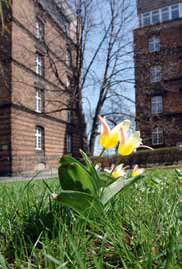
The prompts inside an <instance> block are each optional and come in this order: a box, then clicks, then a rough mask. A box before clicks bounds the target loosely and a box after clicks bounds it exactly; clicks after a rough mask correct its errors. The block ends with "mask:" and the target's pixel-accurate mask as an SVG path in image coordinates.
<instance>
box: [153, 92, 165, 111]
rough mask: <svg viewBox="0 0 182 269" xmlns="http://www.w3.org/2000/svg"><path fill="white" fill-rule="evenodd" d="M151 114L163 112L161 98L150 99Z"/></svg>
mask: <svg viewBox="0 0 182 269" xmlns="http://www.w3.org/2000/svg"><path fill="white" fill-rule="evenodd" d="M151 106H152V107H151V108H152V109H151V110H152V114H159V113H161V112H162V110H163V105H162V96H153V97H152V99H151Z"/></svg>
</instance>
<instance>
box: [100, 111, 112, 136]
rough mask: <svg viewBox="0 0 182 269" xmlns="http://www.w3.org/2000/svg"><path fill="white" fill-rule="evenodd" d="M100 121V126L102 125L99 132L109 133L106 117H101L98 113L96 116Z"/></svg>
mask: <svg viewBox="0 0 182 269" xmlns="http://www.w3.org/2000/svg"><path fill="white" fill-rule="evenodd" d="M98 118H99V120H100V122H101V127H102V130H101V133H102V134H103V135H105V136H107V135H109V133H110V128H109V125H108V124H107V122H106V119H105V118H104V117H101V116H100V115H99V116H98Z"/></svg>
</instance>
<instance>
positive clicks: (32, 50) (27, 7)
mask: <svg viewBox="0 0 182 269" xmlns="http://www.w3.org/2000/svg"><path fill="white" fill-rule="evenodd" d="M4 15H5V16H4V17H5V28H4V27H3V29H2V26H1V29H0V176H4V175H15V174H16V175H19V174H34V173H36V171H38V170H40V169H41V170H42V169H43V170H45V171H52V172H53V171H55V170H56V169H57V166H58V161H59V158H60V157H61V156H62V155H63V154H65V153H72V154H73V155H78V149H79V148H80V147H81V146H82V141H81V138H80V136H78V130H77V119H76V117H75V115H74V113H73V111H72V110H70V107H69V105H68V104H69V103H70V96H71V92H72V89H71V87H72V85H71V79H72V77H71V75H72V73H71V71H70V70H71V65H73V62H74V60H71V56H73V55H74V38H75V32H74V30H75V22H74V20H75V18H74V15H73V14H72V12H71V10H70V9H69V7H68V6H67V5H66V3H65V2H64V1H58V0H54V1H52V0H46V1H44V0H12V1H11V7H10V8H6V7H4ZM68 48H69V50H68ZM70 48H71V49H70ZM70 55H71V56H70ZM72 59H74V57H72Z"/></svg>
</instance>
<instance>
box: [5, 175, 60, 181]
mask: <svg viewBox="0 0 182 269" xmlns="http://www.w3.org/2000/svg"><path fill="white" fill-rule="evenodd" d="M57 176H58V175H57V174H52V173H51V174H41V173H39V174H36V175H34V176H13V177H8V176H5V177H0V182H14V181H29V180H31V179H35V180H40V179H51V178H55V177H57Z"/></svg>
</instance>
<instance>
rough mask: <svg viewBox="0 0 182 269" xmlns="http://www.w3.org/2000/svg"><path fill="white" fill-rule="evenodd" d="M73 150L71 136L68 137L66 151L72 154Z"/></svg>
mask: <svg viewBox="0 0 182 269" xmlns="http://www.w3.org/2000/svg"><path fill="white" fill-rule="evenodd" d="M71 150H72V137H71V135H70V134H68V135H67V136H66V151H67V152H71Z"/></svg>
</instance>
